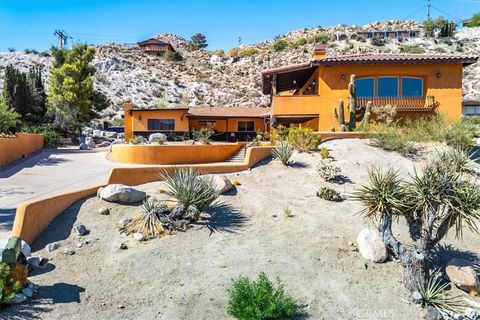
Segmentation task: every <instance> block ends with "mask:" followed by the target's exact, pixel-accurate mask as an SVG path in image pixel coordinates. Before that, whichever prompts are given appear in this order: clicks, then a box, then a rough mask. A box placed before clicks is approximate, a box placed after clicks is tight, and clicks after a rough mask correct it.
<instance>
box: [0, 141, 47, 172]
mask: <svg viewBox="0 0 480 320" xmlns="http://www.w3.org/2000/svg"><path fill="white" fill-rule="evenodd" d="M43 143H44V137H43V134H33V133H17V134H16V135H15V138H0V167H3V166H6V165H7V164H10V163H12V162H14V161H16V160H19V159H21V158H23V157H25V156H28V155H30V154H32V153H35V152H37V151H39V150H40V149H42V148H43Z"/></svg>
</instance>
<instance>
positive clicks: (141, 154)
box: [111, 143, 245, 165]
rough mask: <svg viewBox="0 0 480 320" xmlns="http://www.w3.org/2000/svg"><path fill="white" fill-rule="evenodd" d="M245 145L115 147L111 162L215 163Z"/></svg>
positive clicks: (223, 159) (161, 163)
mask: <svg viewBox="0 0 480 320" xmlns="http://www.w3.org/2000/svg"><path fill="white" fill-rule="evenodd" d="M244 145H245V143H229V144H227V143H226V144H206V145H187V144H166V145H132V144H129V145H120V144H117V145H113V146H112V155H111V160H112V161H116V162H124V163H132V164H160V165H164V164H194V163H214V162H222V161H225V160H226V159H228V157H230V156H231V155H232V154H234V153H235V152H237V151H238V150H240V149H241V148H242V147H243V146H244Z"/></svg>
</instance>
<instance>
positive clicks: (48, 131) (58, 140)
mask: <svg viewBox="0 0 480 320" xmlns="http://www.w3.org/2000/svg"><path fill="white" fill-rule="evenodd" d="M22 131H24V132H28V133H41V134H43V137H44V139H45V146H47V147H50V148H56V147H59V146H60V145H61V144H62V135H61V134H60V133H59V132H58V131H57V130H56V129H55V128H54V127H53V126H52V125H50V124H44V125H39V126H24V127H22Z"/></svg>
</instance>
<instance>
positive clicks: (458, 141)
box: [445, 122, 473, 149]
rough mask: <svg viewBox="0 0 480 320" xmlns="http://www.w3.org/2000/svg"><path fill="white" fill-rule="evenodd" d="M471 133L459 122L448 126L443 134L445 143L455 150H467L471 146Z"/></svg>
mask: <svg viewBox="0 0 480 320" xmlns="http://www.w3.org/2000/svg"><path fill="white" fill-rule="evenodd" d="M472 139H473V132H472V131H471V130H470V129H469V127H468V126H467V125H465V124H463V123H461V122H457V123H454V124H450V125H448V127H447V131H446V132H445V142H446V143H447V144H448V145H449V146H452V147H455V148H464V149H467V148H469V147H470V146H471V145H472Z"/></svg>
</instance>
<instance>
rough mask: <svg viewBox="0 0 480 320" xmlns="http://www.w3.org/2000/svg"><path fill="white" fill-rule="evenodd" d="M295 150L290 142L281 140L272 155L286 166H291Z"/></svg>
mask: <svg viewBox="0 0 480 320" xmlns="http://www.w3.org/2000/svg"><path fill="white" fill-rule="evenodd" d="M293 150H294V149H293V148H292V146H290V145H289V144H288V142H286V141H283V140H281V141H280V143H279V144H278V145H277V146H276V147H275V148H274V149H273V150H272V156H273V158H274V159H277V160H280V162H281V163H283V165H284V166H289V165H291V164H292V163H293V160H291V157H292V155H293Z"/></svg>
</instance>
